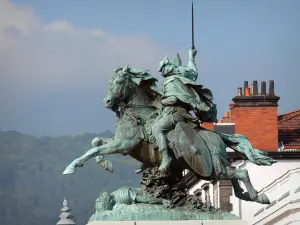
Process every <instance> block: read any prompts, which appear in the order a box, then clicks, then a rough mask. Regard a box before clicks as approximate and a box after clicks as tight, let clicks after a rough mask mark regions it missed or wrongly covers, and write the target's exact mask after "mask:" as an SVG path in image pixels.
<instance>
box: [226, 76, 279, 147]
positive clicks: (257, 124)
mask: <svg viewBox="0 0 300 225" xmlns="http://www.w3.org/2000/svg"><path fill="white" fill-rule="evenodd" d="M279 99H280V98H279V97H278V96H275V92H274V81H272V80H271V81H270V82H269V93H266V82H264V81H262V82H261V92H260V93H258V84H257V81H254V82H253V84H252V90H250V88H248V81H245V82H244V93H243V92H242V88H238V95H237V96H236V97H234V98H233V99H232V101H233V103H232V104H230V115H231V120H232V122H234V123H235V132H236V133H238V134H243V135H245V136H247V137H248V138H249V140H250V141H251V143H252V144H253V146H254V147H255V148H257V149H260V150H264V151H272V152H275V151H277V150H278V109H277V108H278V101H279Z"/></svg>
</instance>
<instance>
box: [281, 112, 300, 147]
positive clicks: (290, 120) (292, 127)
mask: <svg viewBox="0 0 300 225" xmlns="http://www.w3.org/2000/svg"><path fill="white" fill-rule="evenodd" d="M278 120H279V121H278V140H279V141H281V142H282V143H283V145H284V149H299V150H300V109H298V110H295V111H292V112H289V113H285V114H282V115H279V116H278Z"/></svg>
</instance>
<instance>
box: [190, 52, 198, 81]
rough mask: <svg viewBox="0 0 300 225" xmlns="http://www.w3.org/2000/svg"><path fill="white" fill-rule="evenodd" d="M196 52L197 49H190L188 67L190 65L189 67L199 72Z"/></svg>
mask: <svg viewBox="0 0 300 225" xmlns="http://www.w3.org/2000/svg"><path fill="white" fill-rule="evenodd" d="M196 52H197V50H196V49H190V50H189V62H188V65H187V67H188V69H190V70H193V71H195V72H196V73H197V71H198V68H197V65H196V61H195V57H196ZM197 78H198V74H197ZM197 78H196V80H197Z"/></svg>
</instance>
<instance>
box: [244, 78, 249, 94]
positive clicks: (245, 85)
mask: <svg viewBox="0 0 300 225" xmlns="http://www.w3.org/2000/svg"><path fill="white" fill-rule="evenodd" d="M247 88H248V81H244V95H245V94H246V89H247Z"/></svg>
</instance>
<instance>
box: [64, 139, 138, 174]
mask: <svg viewBox="0 0 300 225" xmlns="http://www.w3.org/2000/svg"><path fill="white" fill-rule="evenodd" d="M140 141H141V139H131V140H118V139H114V140H112V141H110V142H107V143H106V144H104V145H101V146H98V147H94V148H92V149H90V150H88V151H87V152H86V153H85V154H84V155H82V156H80V157H78V158H77V159H75V160H74V161H73V162H72V163H71V164H70V165H69V166H68V167H67V168H66V169H65V171H64V172H63V174H64V175H66V174H72V173H75V171H76V167H81V166H83V164H84V163H85V162H86V161H88V160H89V159H90V158H93V157H95V156H97V155H109V154H117V153H120V154H127V153H128V152H130V151H131V150H133V149H134V148H135V147H136V146H137V145H138V144H139V143H140Z"/></svg>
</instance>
